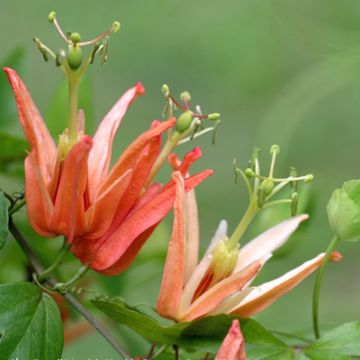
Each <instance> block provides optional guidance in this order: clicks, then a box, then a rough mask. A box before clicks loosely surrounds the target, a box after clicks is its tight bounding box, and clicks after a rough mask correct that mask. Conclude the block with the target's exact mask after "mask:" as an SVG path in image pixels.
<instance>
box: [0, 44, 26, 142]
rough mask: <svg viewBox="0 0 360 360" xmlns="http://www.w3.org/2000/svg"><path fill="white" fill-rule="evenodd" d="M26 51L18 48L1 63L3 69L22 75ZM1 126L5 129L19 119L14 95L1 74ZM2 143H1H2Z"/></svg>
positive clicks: (4, 76)
mask: <svg viewBox="0 0 360 360" xmlns="http://www.w3.org/2000/svg"><path fill="white" fill-rule="evenodd" d="M24 53H25V52H24V50H23V49H21V48H17V49H15V50H13V51H12V52H11V53H10V54H9V55H8V56H7V57H6V58H5V59H3V60H2V61H1V64H0V66H1V69H2V68H3V67H5V66H7V67H11V68H12V69H15V70H16V71H17V72H19V73H22V70H23V68H24V63H25V61H24V60H25V57H24ZM0 94H1V96H0V124H1V127H2V128H4V127H6V126H7V125H9V124H11V123H12V122H13V121H14V120H16V119H17V110H16V105H15V100H14V95H13V93H12V91H11V87H10V85H9V83H8V81H7V78H6V75H5V74H4V73H1V74H0ZM0 143H1V142H0Z"/></svg>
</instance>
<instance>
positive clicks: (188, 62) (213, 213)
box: [0, 0, 360, 359]
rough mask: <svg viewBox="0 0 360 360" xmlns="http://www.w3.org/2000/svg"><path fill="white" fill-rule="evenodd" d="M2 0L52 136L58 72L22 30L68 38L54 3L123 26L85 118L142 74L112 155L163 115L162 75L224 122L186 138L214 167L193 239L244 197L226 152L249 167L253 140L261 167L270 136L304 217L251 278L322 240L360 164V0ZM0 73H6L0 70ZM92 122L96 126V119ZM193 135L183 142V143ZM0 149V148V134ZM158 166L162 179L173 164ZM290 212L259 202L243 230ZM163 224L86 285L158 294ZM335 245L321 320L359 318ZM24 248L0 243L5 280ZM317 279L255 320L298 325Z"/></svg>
mask: <svg viewBox="0 0 360 360" xmlns="http://www.w3.org/2000/svg"><path fill="white" fill-rule="evenodd" d="M1 5H2V6H1V12H0V41H1V48H0V59H5V58H6V56H7V55H8V54H9V53H10V52H12V51H14V50H15V49H20V50H19V51H20V53H21V59H22V60H21V62H22V63H23V64H22V65H19V70H20V73H21V74H22V75H23V76H24V79H25V82H26V84H27V85H28V87H29V89H30V90H31V92H32V95H33V97H34V99H35V102H36V103H37V104H38V106H39V108H40V110H41V112H42V113H43V114H44V115H47V114H48V115H49V119H48V121H49V122H50V124H49V126H50V128H51V129H52V130H53V133H54V136H56V134H57V133H58V131H59V130H61V129H63V128H64V127H65V126H66V114H67V109H66V108H64V107H62V106H60V107H59V105H58V107H57V108H56V110H54V100H53V98H54V94H55V92H56V91H57V90H56V89H58V87H59V83H60V82H61V79H62V74H61V71H60V70H58V69H56V68H55V66H53V64H51V63H48V64H46V63H44V62H43V60H42V58H41V56H40V54H39V53H38V51H37V49H36V48H35V46H34V44H33V42H32V37H33V36H37V37H39V38H40V39H41V40H42V41H43V42H44V43H45V44H47V45H49V46H50V47H52V48H54V49H57V48H59V47H63V46H64V44H63V43H62V42H61V39H60V38H59V36H58V34H57V33H56V32H55V31H54V29H53V27H52V26H51V25H50V24H49V23H48V21H47V15H48V13H49V12H50V11H51V10H56V11H57V14H58V18H59V20H60V23H61V24H62V26H63V28H64V29H69V30H72V31H79V32H80V33H81V34H82V36H83V38H92V37H95V36H96V35H98V34H99V33H101V32H102V31H104V30H105V29H107V28H108V27H109V26H110V25H111V24H112V22H113V21H114V20H120V22H121V24H122V28H121V31H120V33H118V34H115V35H113V36H112V37H111V39H110V51H109V61H108V63H107V64H106V65H105V66H101V65H98V64H96V65H94V66H93V67H92V68H91V70H90V78H89V79H88V82H87V84H86V89H84V91H85V92H86V96H87V104H88V102H89V98H90V97H91V96H92V98H93V102H92V103H91V105H86V110H87V114H88V115H89V116H88V117H89V120H91V118H93V121H94V124H97V123H98V122H99V120H100V119H101V118H102V116H103V115H104V114H105V113H106V111H107V110H108V109H109V108H110V106H111V105H112V104H113V103H114V102H115V101H116V100H117V98H118V97H119V96H120V95H121V94H122V93H123V92H124V91H125V90H126V89H127V88H129V87H130V86H132V85H133V84H135V82H137V81H142V82H143V84H144V86H145V88H146V96H144V97H143V98H141V99H139V100H138V101H137V102H136V104H134V106H133V107H132V108H131V110H130V111H129V113H128V115H127V117H126V120H125V121H124V122H123V124H122V126H121V129H120V132H119V135H118V137H117V146H116V147H115V150H114V153H115V155H118V154H120V153H121V150H122V149H123V148H124V147H125V146H126V145H127V144H129V143H130V141H132V140H133V139H134V137H135V136H137V135H138V134H139V133H140V132H141V131H143V130H144V129H146V128H147V127H148V126H149V124H150V122H151V120H153V119H155V118H159V117H160V116H161V112H162V107H163V99H162V95H161V92H160V89H161V85H162V84H163V83H167V84H168V85H169V86H170V88H171V89H172V91H173V92H174V93H176V94H179V93H180V92H181V91H184V90H189V91H190V92H191V94H192V98H193V103H194V104H201V105H202V109H203V111H204V112H206V113H209V112H220V113H221V114H222V119H223V123H222V124H221V127H220V128H219V131H218V133H217V139H216V140H217V141H216V145H215V146H212V145H211V140H210V137H207V136H204V137H202V138H200V139H199V140H198V141H196V144H197V145H200V146H201V147H202V149H203V152H204V156H203V158H202V159H201V160H200V161H198V163H197V164H196V165H195V166H194V168H195V170H200V169H203V168H213V169H214V170H215V174H214V176H213V177H212V178H210V179H209V180H207V181H206V182H205V183H204V184H202V185H201V186H199V188H198V191H197V194H198V200H199V208H200V216H201V219H200V220H201V234H202V241H203V243H202V244H203V246H205V245H206V244H207V242H208V241H209V240H210V238H211V236H212V233H213V232H214V230H215V228H216V226H217V224H218V222H219V220H220V219H223V218H225V219H227V220H228V221H229V225H230V229H233V228H234V227H235V226H236V224H237V222H238V220H239V219H240V217H241V214H242V212H243V211H244V209H245V207H246V205H247V198H246V193H245V191H244V186H242V185H241V186H239V185H235V184H234V182H233V174H232V160H233V158H234V157H236V158H237V161H238V164H239V165H242V166H243V167H245V166H246V164H247V160H248V159H249V157H250V155H251V152H252V149H253V147H254V146H260V147H262V148H263V149H264V151H263V154H262V159H263V163H264V164H265V165H266V166H267V164H268V163H269V156H268V148H269V146H270V145H271V144H273V143H278V144H279V145H280V146H281V154H280V157H279V161H278V163H277V174H279V176H287V175H288V168H289V166H296V167H297V168H298V170H299V172H300V173H301V174H305V173H309V172H311V173H314V174H315V181H314V182H313V184H312V185H311V189H310V190H309V189H307V194H306V196H305V193H303V202H304V203H303V206H304V207H305V208H306V209H307V211H309V212H310V214H311V218H310V220H309V221H308V223H307V224H306V225H303V228H302V229H301V231H299V233H298V234H297V235H296V236H295V237H294V239H292V240H291V243H290V245H291V246H287V247H286V248H285V249H283V250H282V251H281V252H280V253H279V254H278V256H277V257H275V258H274V259H272V260H271V261H270V262H269V263H268V265H267V266H266V268H265V270H264V272H263V274H261V277H260V279H259V280H266V279H271V278H273V277H275V276H278V275H280V274H282V273H283V272H285V271H287V270H288V269H290V268H291V267H294V266H296V265H298V264H300V263H301V262H303V261H304V260H306V259H307V258H309V257H312V256H315V255H316V254H317V253H319V252H321V251H323V249H325V248H326V246H327V243H328V241H329V240H330V238H331V236H332V234H331V231H330V230H329V227H328V224H327V218H326V211H325V207H326V204H327V201H328V199H329V196H330V194H331V192H332V191H333V190H334V189H335V188H336V187H339V186H340V185H341V184H342V182H343V181H344V180H348V179H352V178H359V175H360V167H359V161H358V157H359V156H358V154H359V150H360V142H359V135H360V123H359V95H360V3H359V2H358V1H356V0H332V1H331V2H329V1H328V0H318V1H316V2H314V1H311V0H302V1H295V0H287V1H285V0H267V1H260V0H227V1H222V2H220V1H209V0H207V1H206V0H198V1H196V2H195V1H189V0H183V1H169V0H157V1H146V0H131V1H130V0H103V1H101V2H95V1H93V2H90V1H85V0H78V1H69V0H62V1H56V2H55V1H49V0H37V1H25V0H11V1H9V0H2V2H1ZM1 77H2V80H4V79H3V78H4V75H1ZM4 84H5V83H4V81H2V82H1V86H2V87H1V88H0V96H4V97H5V96H7V95H6V94H8V93H9V91H8V88H7V87H5V85H4ZM89 86H91V87H89ZM58 91H59V90H58ZM3 94H4V95H3ZM1 104H4V101H2V102H1ZM5 105H6V104H5ZM5 105H3V106H5ZM51 107H52V108H53V110H51ZM1 111H2V109H0V112H1ZM9 113H11V109H10V110H9ZM0 126H1V131H2V132H4V131H5V132H11V133H13V134H17V135H21V130H20V126H19V125H18V123H17V120H16V117H15V116H13V117H12V116H9V117H8V118H7V119H4V118H3V117H1V124H0ZM88 127H89V129H90V130H89V131H90V132H91V133H92V131H93V128H94V126H91V125H90V126H88ZM193 146H194V144H187V145H186V146H184V147H183V148H181V149H180V150H181V152H184V151H186V150H189V149H191V148H192V147H193ZM1 151H5V150H4V149H3V147H2V146H1V145H0V152H1ZM14 173H15V174H17V173H18V170H17V171H15V172H14ZM161 176H162V179H163V180H164V181H165V180H166V178H167V177H168V176H169V171H164V173H162V174H161ZM0 180H1V187H3V188H4V189H6V190H8V191H9V192H11V191H18V190H21V189H22V188H23V184H22V180H21V176H16V175H12V176H8V175H4V174H2V175H1V177H0ZM304 190H305V188H304ZM300 196H301V193H300ZM305 198H306V200H307V201H304V200H305ZM288 215H289V211H288V209H287V208H286V209H280V208H279V209H277V211H276V214H274V213H273V212H272V213H271V214H269V213H266V212H264V214H263V216H262V218H260V219H259V220H258V221H257V222H256V223H254V225H253V226H252V228H251V231H249V232H248V233H247V234H246V240H248V239H250V238H251V237H252V236H255V235H256V234H258V233H260V232H261V231H262V230H264V229H265V228H266V227H268V226H270V225H271V223H274V221H277V220H279V219H280V218H285V217H286V216H288ZM17 216H18V221H19V222H22V226H23V228H24V231H27V233H28V234H29V236H30V237H32V238H35V235H34V234H33V233H31V232H30V230H28V229H27V226H26V222H25V217H24V216H22V215H17ZM170 227H171V217H168V218H167V221H166V222H165V223H164V225H162V226H161V227H160V228H159V229H158V231H157V232H156V233H155V235H154V236H153V238H151V239H150V240H149V242H148V244H147V246H146V247H145V249H144V250H143V251H142V252H141V254H140V257H139V259H138V260H137V262H136V263H135V264H134V265H133V266H132V267H131V268H130V269H129V270H128V271H127V272H126V273H124V274H123V275H120V276H118V277H114V278H111V279H110V278H107V279H105V280H104V279H100V277H99V276H96V275H94V274H91V275H88V277H87V279H88V281H89V282H92V285H91V286H92V287H93V288H94V289H95V290H94V291H98V292H102V291H103V289H104V288H105V289H106V292H108V293H111V294H112V295H121V296H122V297H124V298H125V299H126V300H128V301H129V302H130V303H132V304H135V303H138V302H144V301H145V302H148V303H150V304H153V305H154V304H155V301H156V296H157V292H158V289H159V284H160V276H161V271H162V265H163V260H164V257H165V251H166V248H165V244H166V239H167V237H168V236H169V233H170ZM49 241H50V240H37V241H35V242H34V245H35V246H36V247H37V249H38V251H39V253H42V254H43V256H45V258H46V256H48V255H47V253H46V252H47V251H49V252H50V253H51V251H52V252H53V251H55V250H56V249H57V246H58V243H57V242H56V241H54V242H52V243H51V244H50V245H49V243H48V242H49ZM50 242H51V241H50ZM50 250H51V251H50ZM339 250H340V251H341V252H342V254H343V255H344V260H343V261H342V262H341V263H340V264H337V265H332V266H330V267H329V269H328V272H327V274H326V280H325V283H324V286H323V288H322V293H321V321H322V323H323V324H324V325H325V326H326V325H333V324H337V323H342V322H345V321H349V320H354V319H359V315H360V309H359V300H360V282H359V280H358V276H357V274H358V273H359V270H360V268H359V266H360V265H359V261H358V259H359V257H360V248H359V245H358V244H353V243H342V244H341V245H340V246H339ZM21 259H22V257H21V254H20V251H19V250H18V249H17V247H16V245H15V244H13V242H12V241H9V242H8V243H7V245H6V247H5V249H4V250H3V251H2V252H1V253H0V263H1V271H0V280H1V281H6V280H9V279H21V278H23V276H24V272H23V270H21V269H19V266H18V265H16V264H17V263H18V261H20V260H21ZM69 262H73V260H72V259H69ZM94 277H96V279H97V282H96V283H95V282H94V280H93V279H94ZM313 282H314V277H312V278H310V279H308V280H307V281H306V282H304V283H303V284H301V285H300V286H299V287H298V288H296V289H295V290H294V291H292V292H291V293H289V294H288V295H286V296H285V297H284V298H282V299H281V300H279V301H278V302H277V303H276V304H275V305H273V306H272V307H271V308H270V309H268V310H266V311H264V312H263V313H262V314H260V315H258V316H257V317H256V318H257V319H258V320H259V321H260V322H261V323H263V324H264V325H265V326H266V327H267V328H269V329H274V330H279V331H298V332H299V333H306V332H307V331H308V329H310V328H311V294H312V287H313ZM114 332H118V333H119V337H121V338H122V339H123V342H124V343H126V344H127V346H128V348H129V350H130V351H132V352H133V353H134V352H137V353H139V354H141V353H145V352H146V349H147V348H148V345H146V344H144V342H143V341H141V340H140V339H139V338H138V337H137V336H136V335H134V334H133V333H132V332H129V331H126V330H125V329H123V328H120V327H117V326H115V327H114ZM96 356H97V357H98V358H99V359H105V358H107V357H108V358H109V357H113V358H114V359H115V358H116V355H114V353H113V352H112V350H111V349H110V348H109V346H108V345H107V344H106V343H105V342H104V340H102V339H101V338H100V337H98V336H97V335H96V334H94V333H91V334H90V335H89V336H86V337H82V338H81V339H79V340H77V341H74V342H72V343H71V344H69V345H68V346H67V347H66V349H65V352H64V357H65V358H69V359H85V358H87V357H93V358H95V357H96Z"/></svg>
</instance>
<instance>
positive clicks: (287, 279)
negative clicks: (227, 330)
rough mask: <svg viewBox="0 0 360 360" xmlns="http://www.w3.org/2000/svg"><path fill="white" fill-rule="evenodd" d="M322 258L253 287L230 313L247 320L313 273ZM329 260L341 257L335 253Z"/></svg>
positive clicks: (319, 257)
mask: <svg viewBox="0 0 360 360" xmlns="http://www.w3.org/2000/svg"><path fill="white" fill-rule="evenodd" d="M324 256H325V254H320V255H318V256H317V257H315V258H313V259H312V260H309V261H307V262H305V263H303V264H302V265H300V266H299V267H297V268H295V269H293V270H291V271H289V272H288V273H286V274H285V275H283V276H281V277H279V278H277V279H275V280H272V281H269V282H267V283H264V284H262V285H260V286H257V287H255V288H254V289H253V291H252V292H251V293H250V294H249V295H248V296H247V297H246V298H245V299H244V300H243V301H241V302H240V304H238V305H237V306H236V307H235V308H234V309H233V310H231V311H230V312H231V313H233V314H237V315H239V316H241V317H244V318H247V317H250V316H252V315H254V314H256V313H258V312H259V311H261V310H263V309H265V308H267V307H268V306H270V305H271V304H272V303H273V302H274V301H276V300H277V299H278V298H279V297H281V296H283V295H285V294H286V293H287V292H288V291H290V290H291V289H293V288H294V287H295V286H296V285H298V284H299V283H300V282H301V281H303V280H304V279H305V278H306V277H307V276H309V275H310V274H311V273H312V272H314V271H315V270H316V269H317V268H318V267H319V266H320V265H321V264H322V261H323V259H324ZM331 259H332V260H333V261H339V260H340V259H341V255H340V254H339V253H336V252H335V253H333V254H332V256H331Z"/></svg>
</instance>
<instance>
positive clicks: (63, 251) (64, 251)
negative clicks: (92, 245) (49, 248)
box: [37, 239, 69, 281]
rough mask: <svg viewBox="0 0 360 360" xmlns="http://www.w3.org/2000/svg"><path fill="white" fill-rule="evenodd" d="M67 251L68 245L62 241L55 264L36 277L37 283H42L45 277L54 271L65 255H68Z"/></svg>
mask: <svg viewBox="0 0 360 360" xmlns="http://www.w3.org/2000/svg"><path fill="white" fill-rule="evenodd" d="M68 251H69V245H68V244H67V242H66V239H64V242H63V244H62V247H61V249H60V251H59V255H58V257H57V259H56V260H55V262H54V263H53V264H52V265H51V266H49V267H48V268H47V269H46V270H44V271H43V272H42V273H41V274H39V275H38V276H37V279H38V281H42V280H44V279H45V277H46V275H48V274H50V273H51V272H52V271H54V270H55V269H56V268H57V267H58V266H59V265H60V264H61V263H62V261H63V260H64V257H65V255H66V254H67V253H68Z"/></svg>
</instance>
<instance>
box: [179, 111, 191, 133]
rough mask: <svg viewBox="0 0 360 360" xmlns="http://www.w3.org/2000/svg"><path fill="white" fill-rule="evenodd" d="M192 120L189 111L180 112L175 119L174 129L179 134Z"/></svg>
mask: <svg viewBox="0 0 360 360" xmlns="http://www.w3.org/2000/svg"><path fill="white" fill-rule="evenodd" d="M192 121H193V115H192V113H191V112H190V111H186V112H184V113H182V114H181V115H180V116H179V117H178V119H177V121H176V131H177V132H179V133H180V134H181V133H183V132H184V131H185V130H187V129H188V128H189V127H190V125H191V123H192Z"/></svg>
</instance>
